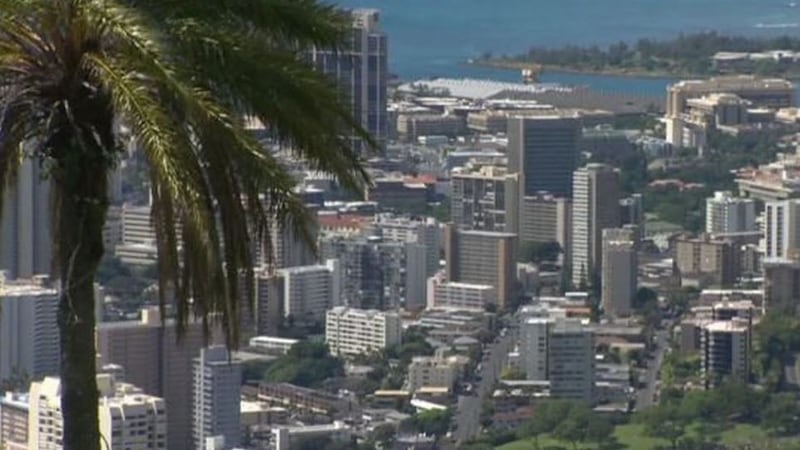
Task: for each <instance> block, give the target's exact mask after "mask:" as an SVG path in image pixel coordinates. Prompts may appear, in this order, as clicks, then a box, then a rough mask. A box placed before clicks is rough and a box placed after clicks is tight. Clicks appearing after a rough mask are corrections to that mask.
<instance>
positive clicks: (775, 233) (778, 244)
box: [762, 199, 800, 259]
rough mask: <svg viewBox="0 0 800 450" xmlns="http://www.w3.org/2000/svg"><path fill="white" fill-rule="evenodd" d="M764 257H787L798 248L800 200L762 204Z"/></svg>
mask: <svg viewBox="0 0 800 450" xmlns="http://www.w3.org/2000/svg"><path fill="white" fill-rule="evenodd" d="M763 226H764V240H763V242H762V246H763V251H764V258H766V259H772V258H789V257H792V255H793V254H795V253H797V252H798V250H800V200H798V199H792V200H784V201H777V202H767V203H765V204H764V216H763Z"/></svg>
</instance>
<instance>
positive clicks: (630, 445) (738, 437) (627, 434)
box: [498, 424, 769, 450]
mask: <svg viewBox="0 0 800 450" xmlns="http://www.w3.org/2000/svg"><path fill="white" fill-rule="evenodd" d="M690 428H691V429H690V432H689V434H694V433H697V432H700V430H699V428H700V427H699V426H692V427H690ZM720 436H721V438H722V442H723V443H725V444H726V445H742V444H747V443H749V444H758V443H760V442H765V441H766V440H768V439H769V436H768V435H767V433H766V432H765V431H764V430H763V429H761V428H760V427H757V426H753V425H746V424H740V425H736V426H734V427H732V428H728V429H725V430H723V431H722V432H721V433H720ZM614 437H616V438H617V442H619V443H620V444H621V445H622V446H623V447H622V448H625V449H630V450H652V449H653V448H655V447H656V446H658V445H668V444H669V442H667V441H665V440H663V439H652V438H649V437H647V436H645V435H644V432H643V430H642V426H641V425H638V424H627V425H620V426H618V427H617V428H616V430H614ZM548 447H563V448H565V449H569V450H571V449H572V445H571V444H570V443H568V442H563V441H559V440H557V439H553V438H551V437H549V436H546V435H545V436H541V437H539V448H540V449H546V448H548ZM535 448H536V445H535V444H534V441H533V439H523V440H519V441H514V442H510V443H508V444H505V445H503V446H500V447H498V450H534V449H535ZM578 448H580V449H587V450H588V449H594V448H596V446H595V445H585V446H578ZM756 448H757V447H756Z"/></svg>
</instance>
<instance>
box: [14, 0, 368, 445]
mask: <svg viewBox="0 0 800 450" xmlns="http://www.w3.org/2000/svg"><path fill="white" fill-rule="evenodd" d="M348 26H349V22H348V21H347V19H346V16H345V15H343V14H342V13H341V12H340V11H338V10H336V9H334V8H332V7H329V6H326V5H322V4H319V3H317V1H316V0H202V1H197V0H0V183H1V185H2V186H3V187H4V188H5V186H7V184H8V182H9V181H10V180H12V179H13V177H14V176H15V172H16V168H17V167H18V165H19V163H20V161H21V160H22V159H24V158H33V159H34V160H36V161H38V163H39V164H40V165H41V166H42V167H44V168H45V170H46V172H47V174H48V175H49V176H50V178H51V180H52V183H53V186H54V188H53V191H54V192H55V199H54V202H53V224H54V225H53V226H54V230H53V242H54V247H55V249H56V256H55V258H54V268H55V272H56V274H57V276H58V277H59V279H60V283H61V292H62V294H61V299H60V310H59V312H60V317H59V327H60V330H61V346H62V357H61V366H62V369H61V377H62V386H63V387H62V410H63V414H64V427H65V429H64V448H66V449H68V450H69V449H77V448H80V449H81V450H85V449H93V448H97V445H98V442H99V439H98V438H99V436H98V432H97V428H96V414H97V412H96V406H93V405H96V399H97V395H96V386H95V384H94V383H95V381H94V366H93V365H94V347H93V345H94V340H93V339H94V337H93V333H94V331H93V328H94V319H93V314H92V313H91V308H93V301H92V292H91V284H92V282H93V279H94V273H95V271H96V269H97V265H98V263H99V260H100V258H101V257H102V254H103V247H102V227H103V223H104V221H105V213H106V209H107V206H108V202H109V200H108V196H107V193H106V192H107V181H106V179H107V175H108V173H109V171H110V170H112V169H113V168H114V166H115V164H116V162H117V160H118V158H119V155H120V150H119V149H120V148H121V145H120V144H121V143H120V142H119V139H118V135H117V133H116V132H115V131H116V130H117V129H118V128H119V127H120V126H123V125H124V126H125V127H127V128H130V130H131V135H132V137H133V139H134V140H135V142H136V143H137V146H138V148H139V151H141V152H143V155H144V156H145V159H146V161H147V165H148V170H149V174H148V175H149V179H150V183H151V186H150V189H151V193H152V198H153V209H152V219H153V224H154V227H155V229H156V235H157V247H158V251H159V259H158V272H159V275H160V280H159V283H160V289H159V295H160V300H161V304H162V307H163V306H164V305H165V304H167V303H168V302H173V303H174V306H175V310H176V312H177V323H178V325H179V327H185V325H186V324H187V322H188V321H189V320H190V318H191V317H193V316H196V317H198V318H200V319H201V320H203V323H204V324H205V325H206V329H208V327H209V326H210V323H211V322H212V321H213V320H217V321H219V323H220V324H221V325H222V328H223V329H224V330H225V335H226V339H227V342H228V344H229V345H231V346H233V345H235V344H236V343H237V342H238V337H239V327H238V322H237V321H238V318H239V309H240V306H239V305H240V301H239V299H240V298H242V297H245V298H249V299H251V300H252V297H253V293H252V292H251V289H249V288H245V292H239V290H240V286H251V285H252V283H251V282H245V283H240V282H239V280H241V279H242V277H243V278H244V279H245V280H246V281H252V278H253V270H252V262H251V261H252V258H251V251H250V250H251V248H252V244H253V243H256V242H258V241H263V242H268V236H269V234H270V232H271V231H272V230H271V229H270V227H271V224H273V223H281V224H286V225H287V226H290V227H293V228H294V230H295V231H297V232H298V233H299V234H300V235H301V236H304V237H305V238H309V237H310V233H309V229H310V228H309V225H310V218H309V215H308V212H307V211H306V209H305V207H304V206H303V204H302V202H301V201H300V199H299V198H298V197H297V196H296V195H295V194H294V193H293V188H294V184H295V183H294V181H293V179H292V177H291V176H290V174H289V173H288V171H287V170H286V169H285V168H284V167H283V166H282V165H281V164H280V163H279V161H278V160H277V159H276V158H275V157H273V156H272V155H271V154H270V153H269V152H265V151H264V150H263V147H262V145H261V144H260V143H259V142H258V141H257V140H256V139H255V138H254V137H253V136H251V135H250V134H249V133H248V132H247V131H246V129H245V126H244V118H245V117H251V118H256V119H258V120H260V121H261V122H262V123H263V124H265V125H266V126H267V128H268V130H269V131H270V132H271V133H273V136H274V137H275V139H276V141H277V142H279V143H280V144H282V145H283V146H284V147H285V148H289V149H291V150H292V151H293V152H294V154H295V155H296V157H297V158H298V159H301V160H304V161H305V162H306V163H307V164H308V165H309V166H310V167H311V168H313V169H316V170H320V171H324V172H328V173H330V174H332V175H333V176H334V177H335V178H336V179H337V180H338V181H339V182H340V183H341V184H342V185H344V186H345V187H347V188H352V189H360V188H361V187H362V186H363V185H364V184H365V183H366V181H367V176H366V173H365V171H364V169H363V167H362V164H361V160H360V158H359V155H358V154H357V153H356V152H354V151H353V150H352V149H351V147H350V142H351V141H350V139H349V138H350V137H351V136H352V135H354V134H355V135H357V136H360V137H361V138H364V139H368V136H366V134H365V133H364V132H363V130H361V128H360V127H359V126H358V125H357V124H356V123H355V121H354V120H353V118H352V117H350V116H349V113H348V110H347V109H346V108H344V107H343V106H342V104H341V102H340V101H339V100H340V96H339V94H338V93H337V92H336V90H335V88H334V87H333V85H332V84H331V82H330V81H329V80H328V79H327V78H326V77H325V76H324V75H322V74H319V73H317V72H315V71H314V70H312V68H311V67H310V66H309V65H308V64H307V63H306V62H305V58H304V55H305V52H306V51H307V50H308V49H310V48H311V47H313V46H323V47H334V48H336V47H338V46H340V45H341V44H342V43H343V42H344V41H345V38H346V37H347V32H348ZM176 226H177V227H180V229H179V231H180V232H179V233H177V232H176ZM89 366H91V367H89ZM93 402H94V403H93ZM79 403H85V404H88V405H89V406H88V407H85V406H84V407H81V408H78V407H76V406H75V405H77V404H79ZM92 409H94V416H92V413H91V411H89V410H92ZM93 422H94V423H95V425H92V423H93ZM76 433H77V434H76ZM81 433H83V434H85V435H86V436H88V437H86V436H78V434H81Z"/></svg>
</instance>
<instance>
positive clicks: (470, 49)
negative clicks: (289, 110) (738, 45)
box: [337, 0, 800, 95]
mask: <svg viewBox="0 0 800 450" xmlns="http://www.w3.org/2000/svg"><path fill="white" fill-rule="evenodd" d="M337 3H338V4H340V5H341V6H345V7H365V8H377V9H380V10H381V14H382V18H381V20H382V23H383V24H382V26H383V28H384V30H385V31H386V32H387V33H388V35H389V46H390V50H389V51H390V61H389V65H390V69H391V70H392V71H393V72H394V73H396V74H398V75H399V76H400V77H401V78H403V79H413V78H426V77H437V76H439V77H441V76H444V77H475V78H491V79H500V80H509V81H512V80H513V81H516V80H518V79H519V74H518V73H517V72H514V71H503V70H493V69H486V68H477V67H471V66H469V65H466V64H464V62H465V61H466V60H467V59H469V58H474V57H476V56H479V55H481V54H482V53H484V52H486V51H491V52H492V53H493V54H495V55H501V54H516V53H521V52H524V51H525V50H526V49H527V48H529V47H530V46H549V47H559V46H563V45H568V44H575V45H601V46H602V45H608V44H611V43H614V42H617V41H620V40H622V41H627V42H634V41H636V40H638V39H640V38H655V39H669V38H672V37H675V36H677V35H678V34H679V33H681V32H684V33H691V32H699V31H707V30H717V31H720V32H723V33H729V34H745V35H778V34H798V33H799V32H800V5H796V4H795V3H794V2H792V1H791V0H338V1H337ZM798 3H800V2H798ZM543 81H559V82H563V83H569V84H586V85H589V86H591V87H593V88H596V89H602V90H609V91H624V92H636V93H652V94H657V95H660V94H662V93H663V92H664V87H665V85H666V84H667V83H668V81H669V80H667V79H642V78H625V77H609V76H596V75H580V74H555V73H551V74H545V75H544V77H543Z"/></svg>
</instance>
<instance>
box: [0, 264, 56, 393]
mask: <svg viewBox="0 0 800 450" xmlns="http://www.w3.org/2000/svg"><path fill="white" fill-rule="evenodd" d="M57 318H58V291H56V290H55V289H52V288H50V287H47V286H46V278H33V279H29V280H23V279H18V280H16V281H8V282H4V283H2V285H0V381H2V380H6V379H9V378H11V377H13V376H14V375H15V374H16V375H26V376H29V377H33V378H39V377H43V376H46V375H56V374H58V368H59V365H60V364H59V361H60V358H61V356H60V351H59V348H60V347H59V332H58V321H57Z"/></svg>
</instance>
